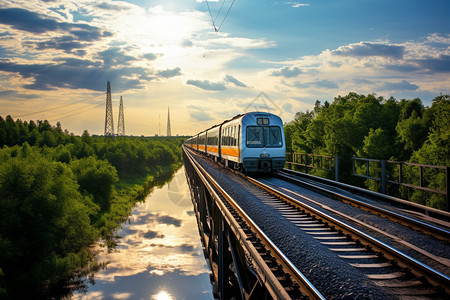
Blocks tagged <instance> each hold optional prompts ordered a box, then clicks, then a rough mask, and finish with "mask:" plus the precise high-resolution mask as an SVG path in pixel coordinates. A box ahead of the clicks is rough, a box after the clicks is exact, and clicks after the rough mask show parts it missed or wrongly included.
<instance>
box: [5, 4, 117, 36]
mask: <svg viewBox="0 0 450 300" xmlns="http://www.w3.org/2000/svg"><path fill="white" fill-rule="evenodd" d="M0 24H5V25H10V26H11V27H12V28H14V29H18V30H23V31H27V32H31V33H45V32H48V31H61V32H67V33H70V34H72V35H74V37H75V38H76V39H77V40H78V41H96V40H99V39H100V38H102V37H108V36H111V35H112V34H111V33H110V32H107V31H105V32H103V31H102V30H101V29H99V28H97V27H93V26H91V25H87V24H71V23H66V22H58V21H55V20H52V19H45V18H42V17H41V16H40V15H39V14H37V13H35V12H31V11H28V10H26V9H22V8H3V9H0Z"/></svg>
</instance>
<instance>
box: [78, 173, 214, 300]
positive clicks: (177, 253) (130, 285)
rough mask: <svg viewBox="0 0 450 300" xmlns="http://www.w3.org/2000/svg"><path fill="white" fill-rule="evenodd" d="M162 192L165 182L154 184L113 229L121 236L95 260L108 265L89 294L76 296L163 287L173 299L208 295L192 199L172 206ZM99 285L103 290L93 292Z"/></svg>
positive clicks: (148, 293)
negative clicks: (127, 217)
mask: <svg viewBox="0 0 450 300" xmlns="http://www.w3.org/2000/svg"><path fill="white" fill-rule="evenodd" d="M181 174H182V175H183V176H184V174H183V173H181ZM167 191H168V189H167V186H165V187H163V188H161V189H155V190H154V191H153V192H152V193H151V195H150V196H149V197H148V198H147V199H146V202H145V203H140V204H138V205H137V206H136V207H135V209H134V210H133V212H132V215H131V216H130V220H129V222H127V223H124V224H122V229H121V230H119V231H118V232H117V234H118V235H119V236H122V238H121V239H119V240H118V245H117V247H116V248H115V249H114V250H113V251H112V252H110V253H107V252H106V251H102V252H101V253H100V255H99V261H109V262H110V263H109V265H108V268H107V269H106V270H102V271H100V272H98V273H97V274H95V281H96V284H95V285H92V286H89V290H88V291H89V293H88V296H89V297H88V298H75V299H113V295H114V294H117V295H119V294H122V293H134V294H132V295H130V299H150V298H151V297H152V296H153V295H157V294H158V293H159V292H160V291H162V290H165V291H167V292H168V293H169V294H170V295H172V296H173V297H174V299H212V293H211V284H210V283H209V272H208V267H207V263H206V261H205V259H204V257H203V254H202V245H201V242H200V237H199V235H198V230H197V222H196V220H195V216H194V215H193V213H192V204H191V207H189V208H187V209H186V208H181V207H180V206H176V205H174V203H172V201H171V200H170V199H169V198H168V197H169V196H168V193H167ZM189 212H191V213H189ZM199 285H200V287H199ZM162 287H166V288H165V289H162ZM99 290H102V291H103V294H102V293H101V292H100V294H98V295H97V296H95V293H98V292H99ZM199 291H200V296H199ZM202 291H204V292H205V293H204V294H203V292H202ZM91 296H92V297H91ZM95 297H97V298H95Z"/></svg>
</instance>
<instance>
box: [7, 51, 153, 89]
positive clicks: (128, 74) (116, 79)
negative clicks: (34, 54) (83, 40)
mask: <svg viewBox="0 0 450 300" xmlns="http://www.w3.org/2000/svg"><path fill="white" fill-rule="evenodd" d="M75 61H76V60H74V59H70V60H68V61H67V62H61V63H58V64H51V63H47V64H16V63H13V62H8V61H6V62H1V61H0V71H4V72H9V73H18V74H20V75H22V76H23V77H24V78H33V79H34V83H31V84H26V85H23V87H24V88H26V89H33V90H47V91H48V90H56V89H57V88H70V89H88V90H93V91H104V90H105V84H106V82H107V81H111V83H112V85H113V87H114V90H115V91H123V90H129V89H141V88H143V86H142V83H141V80H140V79H142V77H143V75H146V72H147V70H146V69H144V68H141V67H120V66H119V67H115V68H110V67H109V66H99V65H98V64H96V63H91V64H89V61H82V62H83V63H82V65H75V64H74V62H75ZM78 61H81V60H78Z"/></svg>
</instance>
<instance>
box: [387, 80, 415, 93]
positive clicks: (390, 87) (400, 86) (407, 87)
mask: <svg viewBox="0 0 450 300" xmlns="http://www.w3.org/2000/svg"><path fill="white" fill-rule="evenodd" d="M418 88H419V86H417V85H415V84H411V83H409V82H408V81H406V80H402V82H386V83H384V84H383V85H382V86H381V87H380V89H381V90H383V91H415V90H417V89H418Z"/></svg>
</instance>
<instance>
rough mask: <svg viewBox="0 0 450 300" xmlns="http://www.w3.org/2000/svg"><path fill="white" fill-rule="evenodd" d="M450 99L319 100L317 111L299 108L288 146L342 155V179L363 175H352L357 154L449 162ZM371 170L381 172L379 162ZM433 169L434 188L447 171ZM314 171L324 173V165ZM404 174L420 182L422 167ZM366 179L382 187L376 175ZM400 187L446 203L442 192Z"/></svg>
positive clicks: (434, 202)
mask: <svg viewBox="0 0 450 300" xmlns="http://www.w3.org/2000/svg"><path fill="white" fill-rule="evenodd" d="M449 103H450V98H449V96H439V97H436V98H435V99H434V100H433V103H432V106H431V107H429V108H428V107H424V106H423V104H422V102H421V101H420V99H413V100H405V99H403V100H401V101H396V100H395V99H394V98H392V97H391V98H390V99H388V100H385V99H383V98H382V97H378V98H377V97H375V96H374V95H367V96H365V95H359V94H356V93H349V94H348V95H346V96H343V97H342V96H338V97H336V98H335V99H334V101H333V103H332V104H328V103H326V105H323V106H320V102H318V101H317V102H316V105H315V108H314V111H312V112H310V111H306V113H303V112H300V113H297V114H296V115H295V118H294V120H293V121H291V122H289V123H287V124H285V136H286V143H287V145H286V147H287V149H292V152H307V153H314V154H324V155H331V156H339V158H340V171H341V172H340V179H341V180H343V181H346V182H348V183H353V184H354V183H355V182H356V181H358V180H359V179H355V178H354V177H352V176H351V171H352V170H351V163H350V162H351V157H353V156H359V157H364V158H372V159H384V160H397V161H411V162H416V163H421V164H429V165H440V166H449V165H450V121H449V120H450V104H449ZM357 168H358V167H357ZM360 168H361V170H362V169H363V167H360ZM391 169H392V170H390V169H389V170H388V171H390V172H391V173H392V174H394V173H395V172H397V174H398V170H396V169H395V168H394V167H392V168H391ZM371 170H372V171H371V176H374V177H379V176H380V175H379V173H380V172H381V171H380V167H379V166H373V167H371ZM429 172H430V173H429V174H426V175H427V176H428V175H429V177H430V179H429V186H430V188H436V189H441V190H442V189H443V188H444V187H445V182H444V181H445V176H443V175H442V174H440V173H439V172H438V173H436V174H435V173H433V171H429ZM312 173H313V174H316V175H319V174H320V175H322V176H323V175H324V174H323V173H324V172H323V171H318V170H313V171H312ZM404 175H405V179H406V180H409V181H408V182H410V183H415V184H417V185H418V182H415V181H417V178H418V170H411V171H409V170H406V171H405V172H404ZM327 176H328V177H330V176H329V175H327ZM413 181H414V182H413ZM364 185H365V187H368V188H370V189H372V190H376V191H379V190H380V186H379V183H376V182H374V181H372V180H367V181H366V182H365V183H364ZM431 185H433V186H434V187H431ZM394 193H395V195H396V196H397V195H401V196H403V197H406V198H408V199H412V200H413V201H415V202H418V203H422V204H426V205H430V206H433V207H439V208H443V201H442V197H441V196H440V195H436V194H433V195H430V194H429V193H428V192H419V191H416V192H411V191H410V190H409V189H404V188H401V189H400V190H397V191H396V192H394ZM424 193H427V195H425V194H424ZM423 199H427V200H423Z"/></svg>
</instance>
